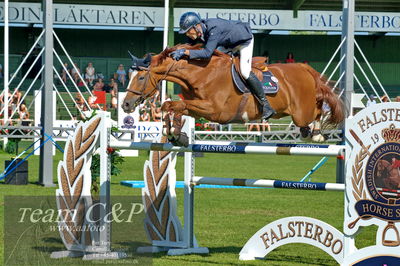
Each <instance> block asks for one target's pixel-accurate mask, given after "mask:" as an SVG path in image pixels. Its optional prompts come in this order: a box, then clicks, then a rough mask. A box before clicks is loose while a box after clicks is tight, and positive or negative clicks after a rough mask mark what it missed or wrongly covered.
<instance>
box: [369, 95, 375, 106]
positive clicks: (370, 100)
mask: <svg viewBox="0 0 400 266" xmlns="http://www.w3.org/2000/svg"><path fill="white" fill-rule="evenodd" d="M376 98H377V97H376V96H375V95H373V94H371V95H370V96H369V99H368V101H367V107H368V106H371V105H374V104H376Z"/></svg>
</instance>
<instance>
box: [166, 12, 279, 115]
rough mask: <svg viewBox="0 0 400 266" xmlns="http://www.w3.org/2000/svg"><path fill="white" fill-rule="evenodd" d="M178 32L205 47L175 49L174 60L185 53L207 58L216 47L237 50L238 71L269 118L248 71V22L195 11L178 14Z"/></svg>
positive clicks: (267, 107) (260, 92) (261, 94)
mask: <svg viewBox="0 0 400 266" xmlns="http://www.w3.org/2000/svg"><path fill="white" fill-rule="evenodd" d="M179 26H180V31H179V33H181V34H183V33H184V34H186V36H187V37H189V38H190V39H191V40H192V41H195V40H197V41H200V42H202V43H204V44H205V45H204V49H200V50H188V49H178V50H176V51H174V52H172V53H171V56H172V58H173V59H175V60H180V59H181V58H182V57H183V56H184V55H186V56H188V57H189V58H190V59H197V58H201V59H205V58H210V57H211V56H212V54H213V52H214V50H215V49H216V48H217V47H223V48H225V49H221V50H222V51H223V52H228V51H233V52H239V53H240V71H241V74H242V76H243V77H244V78H245V79H246V81H247V85H248V87H249V89H250V91H251V92H252V93H253V94H254V95H255V96H256V97H257V98H258V99H259V101H260V103H261V105H262V109H263V114H262V118H263V119H268V118H270V117H271V116H272V115H274V114H275V111H274V110H273V109H272V108H271V105H270V104H269V102H268V100H267V99H266V98H265V94H264V90H263V87H262V84H261V82H260V81H259V79H258V78H257V77H256V75H255V74H254V73H253V72H252V71H251V60H252V56H253V45H254V38H253V34H252V33H251V29H250V25H249V24H248V23H243V22H241V21H230V20H225V19H220V18H210V19H205V20H202V19H201V18H200V16H199V15H198V14H196V13H194V12H186V13H184V14H183V15H182V16H181V19H180V22H179Z"/></svg>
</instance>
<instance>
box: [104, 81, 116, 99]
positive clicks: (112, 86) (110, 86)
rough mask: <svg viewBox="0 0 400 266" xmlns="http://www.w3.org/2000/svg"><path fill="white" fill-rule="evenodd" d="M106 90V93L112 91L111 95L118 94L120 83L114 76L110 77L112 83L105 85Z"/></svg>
mask: <svg viewBox="0 0 400 266" xmlns="http://www.w3.org/2000/svg"><path fill="white" fill-rule="evenodd" d="M104 90H105V92H106V93H111V96H116V94H117V92H118V83H117V82H115V79H114V78H110V83H108V84H107V85H106V86H104Z"/></svg>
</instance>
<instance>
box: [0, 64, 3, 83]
mask: <svg viewBox="0 0 400 266" xmlns="http://www.w3.org/2000/svg"><path fill="white" fill-rule="evenodd" d="M2 78H3V66H2V65H1V64H0V79H2Z"/></svg>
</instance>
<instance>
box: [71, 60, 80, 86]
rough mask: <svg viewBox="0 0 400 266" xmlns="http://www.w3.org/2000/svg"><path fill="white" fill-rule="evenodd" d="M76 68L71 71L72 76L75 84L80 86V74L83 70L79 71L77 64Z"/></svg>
mask: <svg viewBox="0 0 400 266" xmlns="http://www.w3.org/2000/svg"><path fill="white" fill-rule="evenodd" d="M74 66H75V67H73V68H72V69H71V76H72V78H73V79H74V82H75V84H78V82H79V74H80V73H81V70H80V69H79V67H78V65H77V64H76V63H74Z"/></svg>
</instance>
